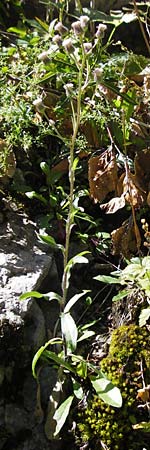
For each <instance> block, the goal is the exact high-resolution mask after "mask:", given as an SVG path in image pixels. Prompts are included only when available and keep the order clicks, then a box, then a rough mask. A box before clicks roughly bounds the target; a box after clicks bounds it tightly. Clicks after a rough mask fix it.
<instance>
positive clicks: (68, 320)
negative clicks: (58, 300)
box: [61, 312, 78, 354]
mask: <svg viewBox="0 0 150 450" xmlns="http://www.w3.org/2000/svg"><path fill="white" fill-rule="evenodd" d="M61 330H62V334H63V336H64V338H65V341H66V347H67V354H69V353H72V352H73V351H74V350H75V349H76V347H77V337H78V329H77V327H76V324H75V321H74V319H73V318H72V316H71V314H70V313H68V312H67V313H62V314H61Z"/></svg>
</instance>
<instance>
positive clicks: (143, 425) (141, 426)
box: [132, 422, 150, 450]
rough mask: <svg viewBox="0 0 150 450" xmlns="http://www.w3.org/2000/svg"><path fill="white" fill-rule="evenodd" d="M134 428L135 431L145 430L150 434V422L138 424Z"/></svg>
mask: <svg viewBox="0 0 150 450" xmlns="http://www.w3.org/2000/svg"><path fill="white" fill-rule="evenodd" d="M132 428H133V430H143V431H145V432H146V433H150V422H140V423H136V424H135V425H132ZM143 450H144V449H143Z"/></svg>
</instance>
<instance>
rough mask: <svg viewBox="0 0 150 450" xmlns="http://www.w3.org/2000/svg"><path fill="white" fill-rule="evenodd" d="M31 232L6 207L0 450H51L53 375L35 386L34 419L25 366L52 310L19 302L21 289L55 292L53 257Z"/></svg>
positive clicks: (0, 299)
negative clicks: (47, 417) (47, 429)
mask: <svg viewBox="0 0 150 450" xmlns="http://www.w3.org/2000/svg"><path fill="white" fill-rule="evenodd" d="M37 231H38V230H37V228H36V225H35V224H34V223H33V222H31V221H30V220H29V218H28V217H27V216H26V215H25V214H24V213H18V211H15V209H14V210H13V209H12V208H11V209H10V208H9V209H7V208H6V212H5V219H4V221H3V223H2V224H1V225H0V430H1V431H0V450H1V449H3V448H5V446H6V447H7V448H11V449H12V450H20V449H21V450H23V449H25V450H48V449H49V448H51V447H50V445H51V444H50V442H49V441H48V440H47V439H46V436H45V434H44V421H43V417H44V414H45V412H46V407H47V402H48V398H49V395H50V391H51V386H52V385H53V380H52V379H51V378H52V377H53V375H54V374H53V373H52V375H50V374H49V377H47V378H46V379H45V382H44V385H43V386H42V388H41V396H42V395H44V398H45V394H44V393H45V392H46V399H45V403H44V407H45V412H42V409H41V413H40V416H38V417H37V414H36V412H37V383H36V381H35V380H34V379H33V376H32V372H31V362H32V358H33V356H34V353H35V352H36V351H37V350H38V348H39V347H40V346H41V345H43V344H44V343H45V341H46V340H47V339H48V336H49V335H50V333H53V325H54V323H55V318H56V317H57V316H58V310H57V308H58V306H57V303H55V302H54V304H53V305H52V307H51V304H49V303H48V302H47V301H46V300H44V299H41V300H40V301H39V303H38V302H37V301H36V299H33V298H29V299H26V300H22V301H20V300H19V296H20V295H21V294H22V293H24V292H27V291H32V290H38V291H41V292H48V291H50V290H58V285H59V280H58V274H57V267H56V264H55V260H54V257H53V255H52V254H51V253H50V252H49V249H47V248H46V251H45V246H44V245H43V244H41V243H40V241H39V239H38V236H37ZM52 303H53V302H52ZM42 306H43V309H42ZM51 308H52V309H51ZM48 318H49V319H48ZM42 390H43V393H42ZM56 448H57V447H55V450H56Z"/></svg>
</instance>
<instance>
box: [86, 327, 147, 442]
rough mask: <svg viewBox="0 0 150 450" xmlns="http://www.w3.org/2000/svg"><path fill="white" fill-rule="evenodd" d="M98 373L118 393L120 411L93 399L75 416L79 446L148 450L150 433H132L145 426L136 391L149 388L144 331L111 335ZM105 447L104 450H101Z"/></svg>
mask: <svg viewBox="0 0 150 450" xmlns="http://www.w3.org/2000/svg"><path fill="white" fill-rule="evenodd" d="M101 369H102V371H103V372H104V373H106V374H107V376H108V378H109V379H110V380H112V381H113V382H114V384H115V385H116V386H118V387H119V388H120V390H121V393H122V397H123V406H122V408H120V409H118V408H113V407H112V406H109V405H106V404H105V403H104V402H102V400H101V399H99V398H98V397H97V396H94V397H93V399H92V400H91V401H90V402H89V403H88V407H87V408H86V409H84V410H82V411H80V412H79V418H78V422H79V423H78V429H79V434H80V436H81V441H82V443H85V442H87V441H88V442H89V443H90V444H89V445H90V447H89V448H90V449H91V450H98V449H103V448H106V449H108V450H135V449H136V450H143V448H145V449H146V450H148V448H149V440H150V433H144V432H143V431H142V430H141V429H140V430H135V429H133V426H134V425H135V424H137V423H141V422H148V420H149V418H148V408H147V406H146V405H145V404H144V402H143V401H142V399H141V398H140V397H138V390H139V389H142V388H143V383H145V385H146V386H148V385H149V384H150V336H149V332H148V330H147V328H146V327H143V328H140V327H139V326H137V325H122V326H120V327H119V328H118V329H116V330H114V332H113V333H112V339H111V343H110V348H109V354H108V356H107V357H106V358H104V359H103V360H102V362H101ZM105 446H106V447H105Z"/></svg>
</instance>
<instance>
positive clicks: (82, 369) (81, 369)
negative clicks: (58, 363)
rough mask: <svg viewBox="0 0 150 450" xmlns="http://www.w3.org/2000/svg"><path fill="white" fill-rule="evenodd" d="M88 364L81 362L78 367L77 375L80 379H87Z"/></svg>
mask: <svg viewBox="0 0 150 450" xmlns="http://www.w3.org/2000/svg"><path fill="white" fill-rule="evenodd" d="M87 369H88V366H87V362H86V361H84V360H83V361H80V362H79V363H78V364H77V366H76V373H77V375H78V376H79V377H80V378H83V379H86V378H87Z"/></svg>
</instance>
